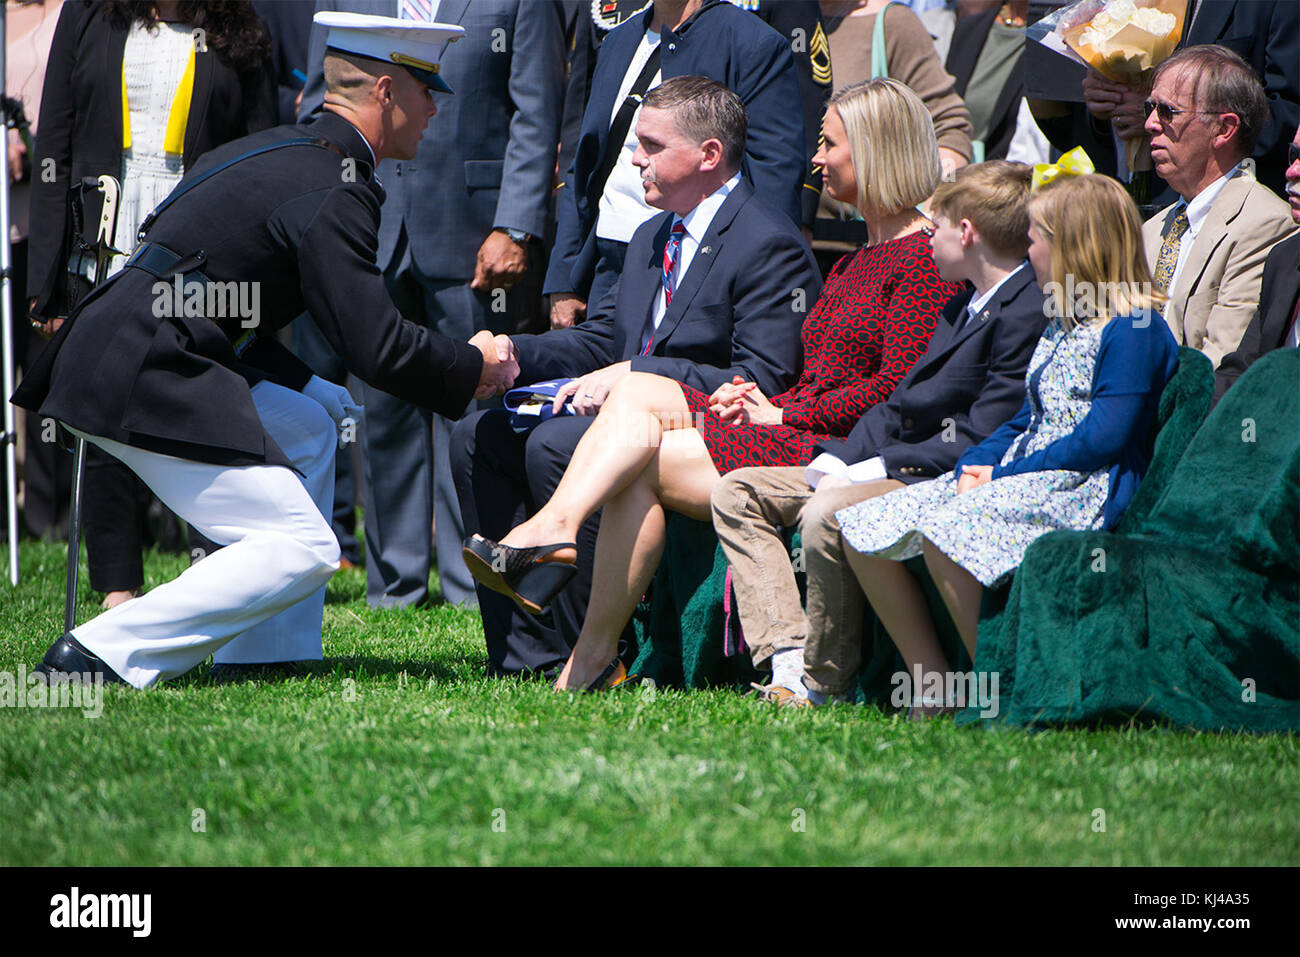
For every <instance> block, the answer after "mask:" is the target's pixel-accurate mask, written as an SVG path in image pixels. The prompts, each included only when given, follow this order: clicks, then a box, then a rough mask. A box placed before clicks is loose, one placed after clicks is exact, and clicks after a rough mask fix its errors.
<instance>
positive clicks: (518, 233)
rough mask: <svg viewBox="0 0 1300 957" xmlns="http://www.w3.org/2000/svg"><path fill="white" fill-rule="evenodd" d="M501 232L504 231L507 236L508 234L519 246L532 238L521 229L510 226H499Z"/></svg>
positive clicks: (524, 244) (526, 243)
mask: <svg viewBox="0 0 1300 957" xmlns="http://www.w3.org/2000/svg"><path fill="white" fill-rule="evenodd" d="M501 232H503V233H505V234H506V235H507V236H509V237H510V238H511V239H513V240H514V241H515V242H517V243H518V244H519V245H520V246H526V245H528V241H529V240H530V239H532V238H533V237H532V236H530V235H529V234H528V233H526V232H524V231H523V230H522V229H515V228H513V227H511V226H503V227H501Z"/></svg>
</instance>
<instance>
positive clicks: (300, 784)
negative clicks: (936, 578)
mask: <svg viewBox="0 0 1300 957" xmlns="http://www.w3.org/2000/svg"><path fill="white" fill-rule="evenodd" d="M4 555H5V553H4V551H3V549H0V557H3V556H4ZM4 560H6V561H7V558H5V559H4ZM22 562H23V564H22V571H23V581H22V583H21V585H20V586H19V587H18V588H17V589H12V588H10V587H9V585H8V583H7V581H6V582H4V583H0V671H9V672H16V671H17V669H18V666H19V665H20V664H23V665H25V666H26V667H27V668H28V669H30V668H31V667H32V666H33V665H35V664H36V663H37V662H38V661H39V660H40V656H41V654H42V653H43V651H44V649H45V647H46V646H47V645H48V644H49V643H50V642H51V641H52V640H53V639H54V638H55V637H57V636H58V634H59V633H60V631H61V621H62V615H63V599H62V593H63V584H62V583H63V569H64V551H63V549H62V547H60V546H57V545H47V544H25V545H24V546H23V548H22ZM181 565H182V560H181V559H180V558H179V557H174V556H167V555H156V554H151V555H150V556H149V557H148V558H147V560H146V574H147V576H148V579H149V584H150V585H155V584H157V583H159V582H160V581H163V580H166V579H167V578H170V577H172V576H174V575H175V574H177V573H178V572H179V570H180V568H181ZM82 581H83V587H84V581H85V576H84V571H83V576H82ZM81 598H82V601H81V606H80V615H79V620H83V621H84V620H85V619H86V618H88V617H90V616H91V615H92V614H93V613H94V611H95V608H96V605H95V603H96V601H97V600H98V596H96V595H94V594H92V593H91V592H89V591H83V594H82V596H81ZM325 655H326V658H325V661H324V662H321V663H318V664H315V665H313V666H312V667H311V668H310V673H309V674H308V675H307V676H306V677H303V678H299V679H293V680H288V681H268V682H250V683H245V684H239V685H233V686H232V685H217V684H214V683H213V682H211V681H210V680H209V679H208V677H207V675H206V672H207V668H206V665H204V666H200V667H199V668H198V669H196V670H195V671H193V672H191V673H190V674H189V675H187V676H185V677H183V678H181V679H179V680H177V681H175V682H172V683H170V684H168V685H163V686H160V687H158V688H155V689H153V690H151V691H148V692H140V691H135V690H132V689H129V688H121V687H115V688H109V689H105V692H104V701H103V713H102V715H100V716H99V717H98V718H88V717H86V716H85V715H83V713H82V712H81V711H77V710H56V709H45V710H33V709H0V865H14V864H58V865H86V864H90V865H107V864H115V865H116V864H210V865H220V864H624V863H636V864H1139V865H1157V864H1158V865H1189V864H1210V865H1213V864H1244V865H1252V864H1296V863H1300V840H1297V836H1298V834H1300V826H1298V825H1297V815H1296V813H1295V811H1296V797H1295V795H1296V793H1297V785H1300V773H1297V770H1298V767H1300V761H1298V760H1297V756H1298V751H1300V747H1298V741H1297V738H1296V737H1295V736H1289V735H1269V736H1257V737H1248V736H1242V735H1211V734H1197V733H1184V732H1178V731H1169V730H1165V729H1160V728H1150V727H1148V728H1142V729H1132V728H1130V729H1124V730H1113V729H1112V730H1105V731H1087V730H1075V731H1067V732H1045V733H1039V734H1025V733H1020V732H997V733H988V732H983V731H978V730H959V729H957V728H956V727H955V726H954V725H953V723H952V722H951V721H950V720H939V721H934V722H930V723H926V724H909V723H907V722H905V721H902V720H901V719H899V718H897V717H895V716H893V715H891V714H887V713H884V712H882V711H879V710H876V709H873V708H860V707H851V706H847V705H838V706H833V707H828V708H825V709H821V710H818V711H815V712H809V711H801V712H789V711H783V712H778V711H776V710H774V709H772V708H770V707H764V706H761V705H759V703H758V702H756V701H755V700H753V699H752V698H746V697H742V696H740V695H739V694H736V693H734V692H728V691H715V692H674V691H664V690H659V691H657V692H656V691H653V690H650V689H643V690H631V691H627V692H623V693H620V694H612V695H606V696H600V697H597V696H589V697H575V696H571V695H568V694H564V695H558V694H555V693H554V692H552V691H551V690H550V688H549V687H547V686H546V685H545V684H543V683H540V682H516V681H493V680H488V679H486V678H485V677H483V671H484V666H485V663H486V656H485V652H484V649H483V646H482V638H481V634H480V629H479V619H478V615H477V613H476V612H472V611H465V610H463V609H457V608H450V607H440V608H436V609H433V610H425V611H405V610H404V611H372V610H370V609H369V608H367V606H366V604H365V600H364V574H363V572H361V571H359V570H356V571H345V572H340V573H339V574H338V575H337V576H335V578H334V580H333V581H332V582H331V584H330V587H329V601H328V604H327V605H326V610H325ZM1101 812H1104V830H1100V829H1098V827H1099V825H1100V824H1101V823H1102V813H1101Z"/></svg>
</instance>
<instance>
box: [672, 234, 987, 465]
mask: <svg viewBox="0 0 1300 957" xmlns="http://www.w3.org/2000/svg"><path fill="white" fill-rule="evenodd" d="M961 290H962V286H961V285H960V284H958V283H951V282H944V281H943V280H942V279H940V278H939V273H938V270H937V269H936V268H935V265H934V259H933V257H932V256H931V253H930V233H929V232H928V231H922V232H916V233H911V234H909V235H907V236H904V237H902V238H901V239H895V240H891V241H890V242H887V243H881V244H880V245H879V246H863V247H862V248H861V249H859V250H858V251H857V252H856V253H854V254H852V255H851V256H845V257H844V258H843V259H841V260H840V261H839V262H837V263H836V264H835V267H834V268H833V269H832V270H831V274H830V276H829V277H827V279H826V285H825V286H824V287H823V288H822V294H821V298H820V299H818V300H817V304H816V305H815V306H814V307H813V311H812V313H811V315H809V316H808V319H807V320H806V321H805V322H804V324H803V330H802V333H801V337H802V339H803V372H802V373H801V374H800V376H799V381H798V382H796V383H795V384H794V386H793V388H791V389H790V390H788V391H786V392H783V393H781V394H780V395H776V396H772V397H771V401H772V404H773V405H775V406H778V407H780V408H781V409H782V410H783V415H782V424H781V425H727V424H726V423H725V422H723V421H722V419H721V418H719V417H718V415H717V414H716V413H715V412H713V411H712V410H711V409H710V408H709V397H708V396H707V395H705V394H704V393H703V392H699V391H697V390H695V389H692V388H690V387H689V386H682V392H683V393H684V394H685V396H686V403H687V405H689V406H690V408H691V412H692V413H694V417H695V424H696V427H697V428H698V429H699V431H700V435H701V436H702V437H703V439H704V444H705V445H706V446H707V447H708V450H709V455H710V456H711V457H712V458H713V464H714V467H715V468H717V470H718V473H719V474H725V473H727V472H729V471H731V470H732V469H738V468H744V467H746V466H751V465H807V464H808V463H809V462H810V461H812V450H813V445H814V443H816V442H818V441H820V440H821V439H824V438H830V437H837V438H838V437H842V436H845V435H848V434H849V432H850V431H851V430H852V428H853V426H854V425H856V424H857V421H858V419H860V418H861V417H862V414H863V413H864V412H866V411H867V409H869V408H870V407H871V406H873V405H875V404H876V403H877V402H883V401H885V399H887V398H889V394H890V393H891V392H893V391H894V386H896V385H898V382H899V380H900V379H902V378H903V376H905V375H906V374H907V372H908V370H909V369H911V368H912V366H914V365H915V364H916V361H917V360H918V359H920V358H921V355H922V354H923V353H924V352H925V349H926V346H927V345H929V343H930V336H931V335H933V334H934V328H935V325H936V324H937V323H938V321H939V314H940V312H941V311H942V309H943V306H944V303H946V302H947V301H948V300H949V299H951V298H952V297H953V296H955V295H957V293H959V292H961Z"/></svg>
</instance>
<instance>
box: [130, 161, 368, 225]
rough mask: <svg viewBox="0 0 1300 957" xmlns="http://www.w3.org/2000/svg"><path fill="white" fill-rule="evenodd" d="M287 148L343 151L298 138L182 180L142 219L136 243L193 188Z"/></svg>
mask: <svg viewBox="0 0 1300 957" xmlns="http://www.w3.org/2000/svg"><path fill="white" fill-rule="evenodd" d="M289 146H319V147H322V148H324V149H327V150H332V151H333V152H335V153H338V154H339V155H340V156H342V155H343V151H342V150H341V149H339V148H338V147H337V146H335V145H334V144H333V143H331V142H329V141H328V140H323V139H320V138H317V137H310V136H299V137H296V138H294V139H291V140H283V141H281V142H279V143H268V144H267V145H266V146H259V147H258V148H257V149H255V150H249V151H248V152H247V153H241V154H240V155H239V156H236V157H234V158H233V159H230V160H227V161H226V162H224V163H222V164H221V165H219V166H214V167H213V168H212V169H210V170H207V171H206V172H204V173H200V174H199V175H198V176H195V177H193V178H190V179H186V180H183V181H182V182H181V184H180V185H179V186H177V187H176V188H175V189H174V190H172V191H171V192H170V193H168V194H167V196H166V198H165V199H163V201H162V202H161V203H159V204H158V205H157V206H155V207H154V210H153V212H151V213H150V214H149V215H148V216H146V217H145V218H144V222H142V223H141V224H140V232H139V234H138V235H137V237H136V241H137V242H140V241H143V240H144V236H145V233H147V232H148V231H149V227H150V226H152V225H153V222H154V220H155V219H157V218H158V216H159V215H160V214H161V213H162V211H163V210H164V209H166V208H167V207H168V206H170V205H171V204H172V203H174V202H176V200H178V199H180V198H181V197H182V196H184V195H185V194H186V193H188V192H189V191H190V190H192V189H193V188H194V187H195V186H198V185H199V184H200V183H203V182H206V181H207V180H209V179H211V178H212V177H213V176H216V175H217V174H218V173H222V172H225V171H226V170H228V169H230V167H232V166H234V165H235V164H236V163H242V162H243V161H244V160H246V159H251V158H252V157H254V156H260V155H261V154H262V153H270V152H271V151H272V150H281V149H285V148H286V147H289Z"/></svg>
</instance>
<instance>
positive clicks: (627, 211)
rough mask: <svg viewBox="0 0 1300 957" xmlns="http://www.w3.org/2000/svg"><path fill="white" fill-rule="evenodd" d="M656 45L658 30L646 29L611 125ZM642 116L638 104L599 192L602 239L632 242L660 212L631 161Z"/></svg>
mask: <svg viewBox="0 0 1300 957" xmlns="http://www.w3.org/2000/svg"><path fill="white" fill-rule="evenodd" d="M657 46H659V34H658V32H656V31H654V30H647V31H646V32H645V36H644V37H642V39H641V45H640V46H639V47H637V48H636V54H635V55H634V56H633V57H632V62H631V63H630V64H628V68H627V72H626V73H624V74H623V85H622V86H620V87H619V88H618V96H617V97H615V98H614V110H613V112H612V113H610V116H609V122H610V124H611V125H612V124H613V122H614V117H616V116H618V111H619V108H620V107H621V106H622V105H623V101H624V100H626V99H627V95H628V94H629V93H630V92H632V84H633V83H635V82H636V78H637V77H638V76H640V75H641V71H642V69H644V68H645V65H646V61H647V60H649V59H650V54H651V53H652V52H653V51H654V49H655V47H657ZM661 77H662V71H659V72H656V73H655V75H654V77H653V78H652V79H651V80H650V86H649V89H654V88H655V87H656V86H658V85H659V81H660V79H661ZM640 116H641V108H640V107H637V110H636V112H635V113H633V114H632V124H631V125H630V126H629V127H628V128H627V137H626V139H624V140H623V146H622V147H621V148H620V149H619V151H618V162H616V163H615V164H614V168H613V169H612V170H610V172H609V179H607V180H605V190H604V192H602V193H601V194H600V204H599V207H598V212H597V214H596V236H597V237H598V238H600V239H613V240H617V241H618V242H620V243H626V242H630V241H631V239H632V234H633V233H634V232H636V231H637V227H639V226H640V225H641V224H642V223H644V222H646V221H647V220H650V219H653V218H654V217H655V216H657V215H658V214H659V212H660V210H657V209H655V208H654V207H653V206H651V205H650V204H649V203H647V202H646V201H645V187H644V186H642V185H641V171H640V170H639V169H637V168H636V167H635V166H633V165H632V154H633V153H635V152H636V145H637V139H636V121H637V119H638V118H639V117H640ZM612 146H613V144H609V145H608V146H607V147H606V149H609V148H612Z"/></svg>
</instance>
